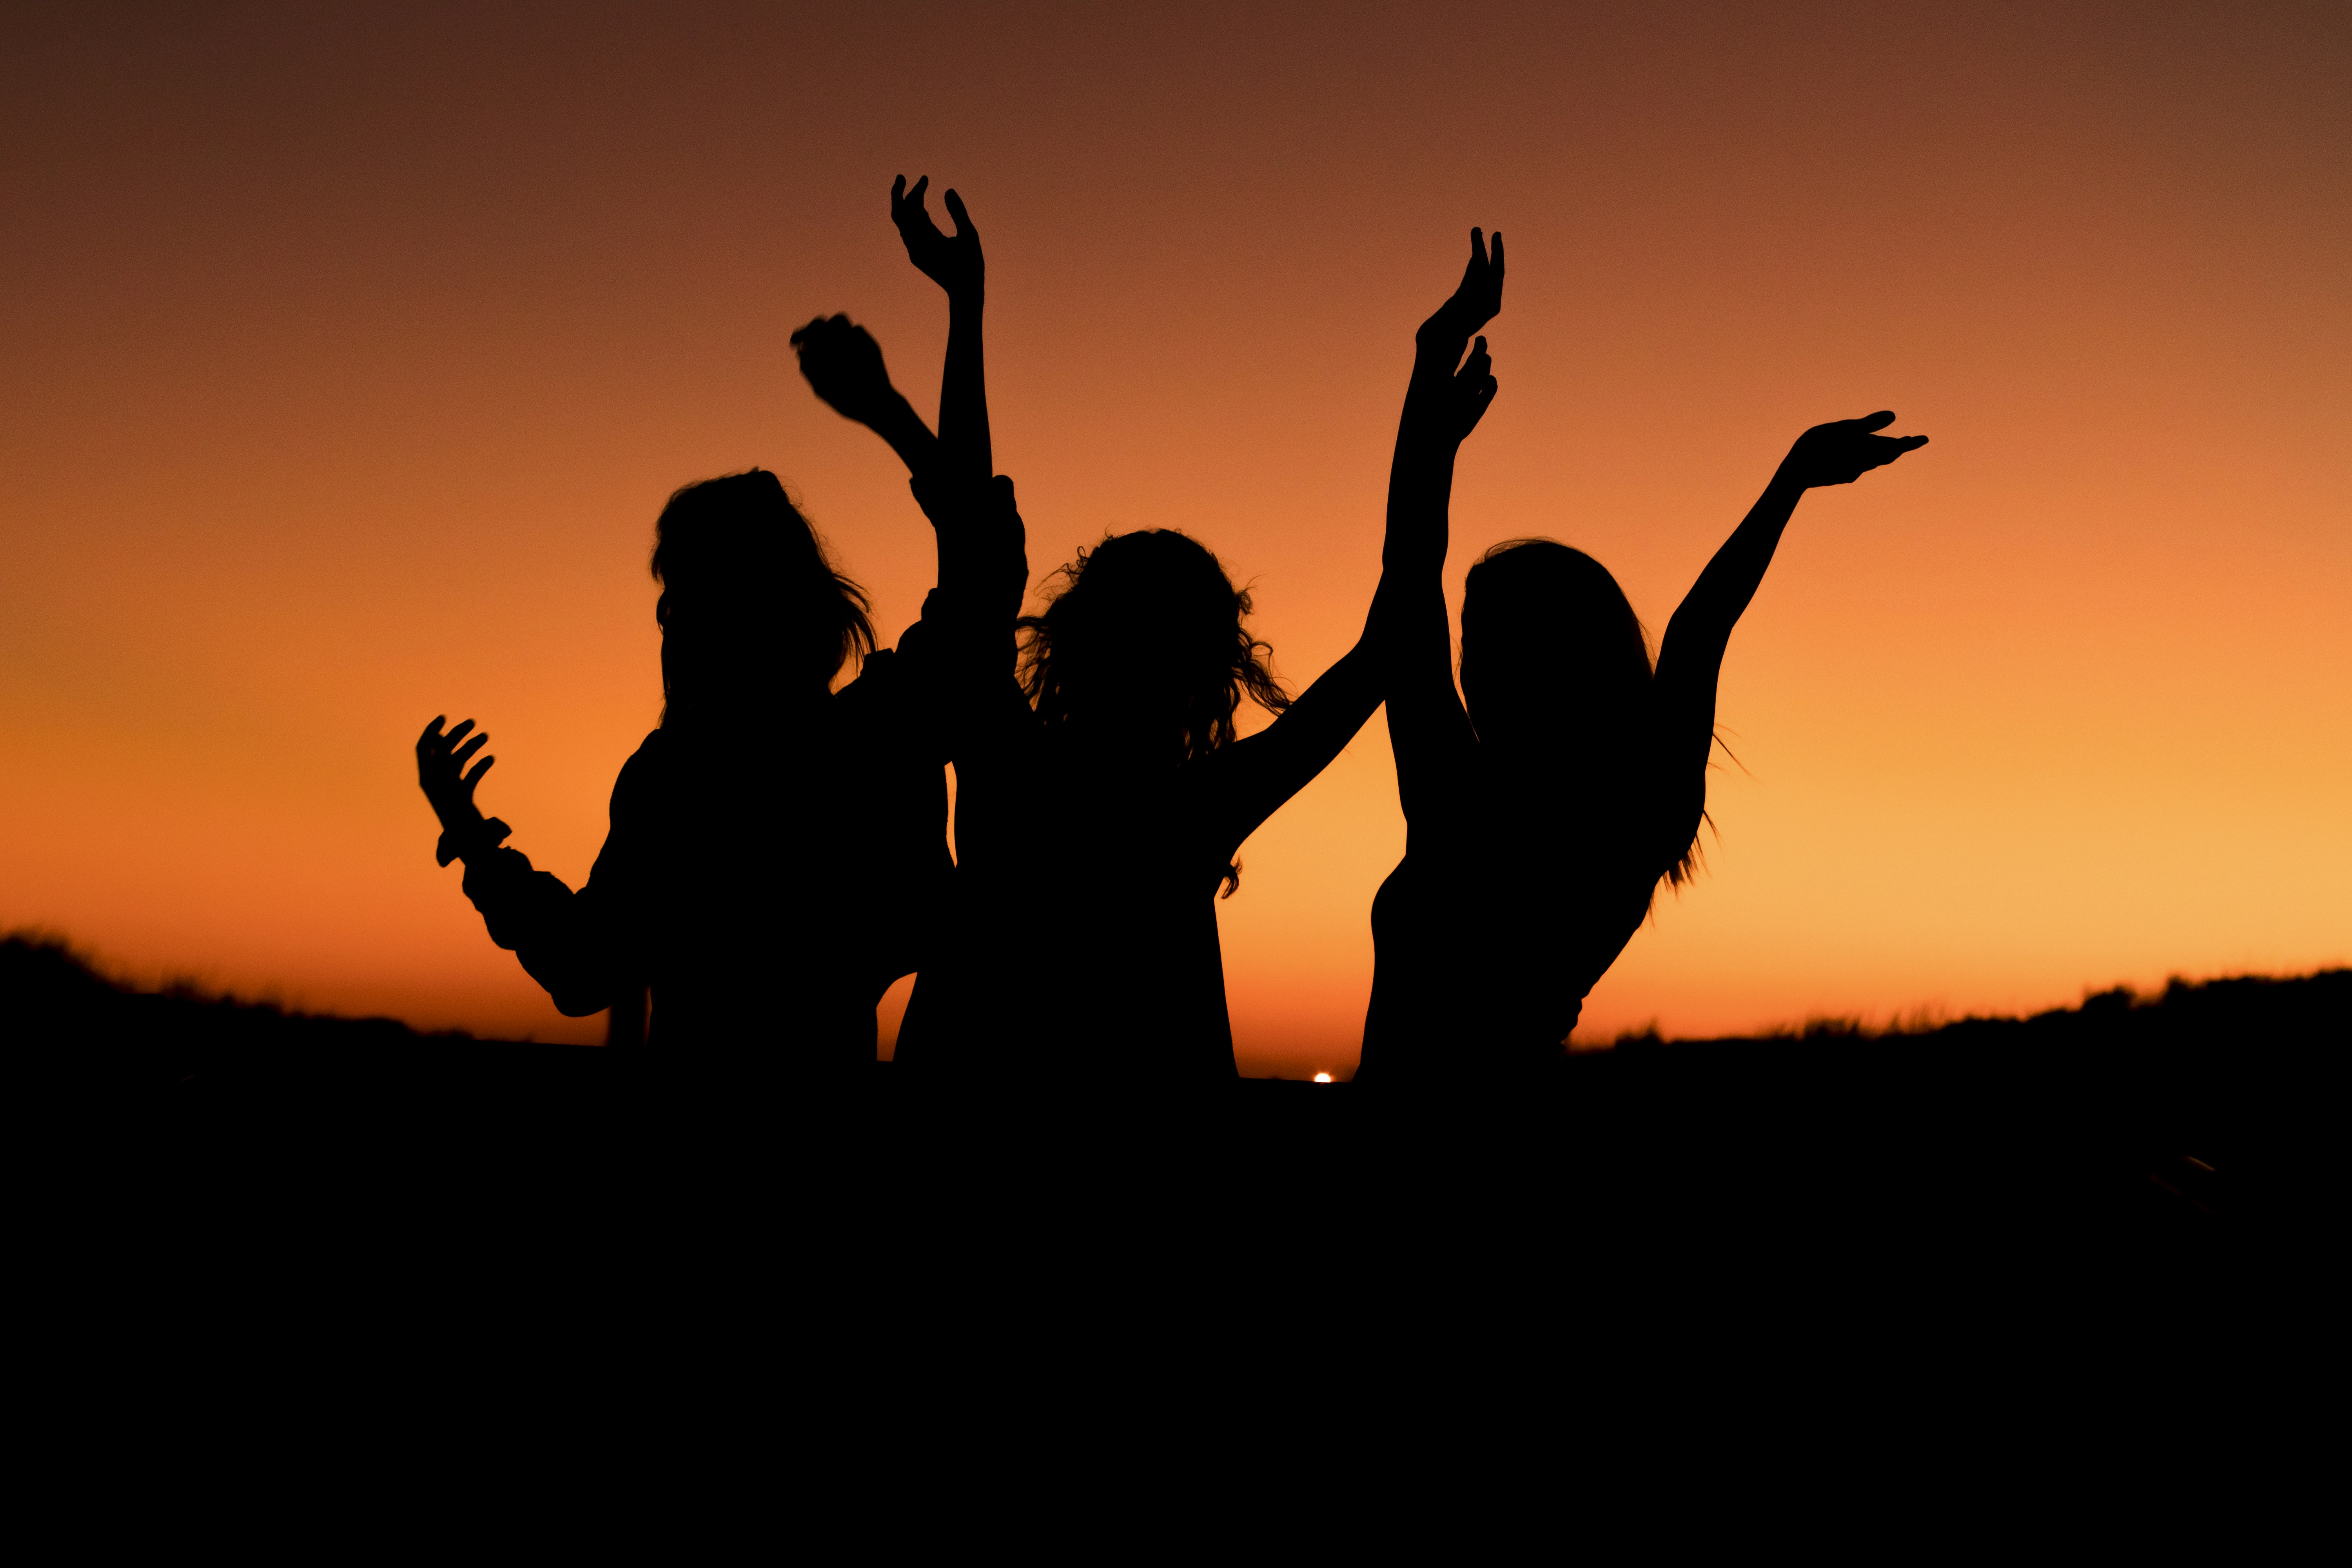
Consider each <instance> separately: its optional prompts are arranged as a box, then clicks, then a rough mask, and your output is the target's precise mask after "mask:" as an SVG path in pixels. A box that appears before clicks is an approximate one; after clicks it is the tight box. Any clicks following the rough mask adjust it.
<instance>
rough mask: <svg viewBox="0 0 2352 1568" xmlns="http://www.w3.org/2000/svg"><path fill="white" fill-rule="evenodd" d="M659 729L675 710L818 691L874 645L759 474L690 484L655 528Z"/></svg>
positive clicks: (779, 495) (856, 605)
mask: <svg viewBox="0 0 2352 1568" xmlns="http://www.w3.org/2000/svg"><path fill="white" fill-rule="evenodd" d="M653 573H654V580H655V581H656V582H657V583H659V584H661V585H662V593H661V597H660V598H659V599H657V600H656V601H655V604H654V619H655V620H656V621H658V622H659V623H660V624H661V628H662V693H663V696H664V697H665V698H666V699H667V708H666V709H665V710H664V712H663V716H662V721H663V723H665V724H667V723H669V722H671V721H673V720H675V719H676V718H677V716H678V715H679V714H680V712H681V711H684V712H695V711H698V710H704V709H706V708H707V709H711V710H730V709H733V708H736V707H738V706H740V705H741V704H743V703H745V702H747V701H757V700H761V699H763V698H764V699H768V700H778V699H787V700H788V699H793V698H802V697H810V696H819V695H822V694H823V693H824V692H825V691H826V690H827V689H830V688H831V687H832V685H833V681H834V678H835V676H837V675H839V674H840V673H841V668H842V666H843V665H845V664H846V663H847V662H848V661H849V658H850V657H851V655H853V654H863V653H865V652H866V651H867V650H869V649H871V648H872V647H873V646H874V626H873V623H872V621H870V620H869V619H868V618H867V616H866V607H867V606H866V595H865V593H864V591H863V590H861V589H860V588H859V587H858V586H857V584H855V583H853V582H851V581H850V580H849V579H848V578H846V577H845V576H843V575H842V574H840V573H838V572H836V571H835V570H834V569H833V563H832V562H831V561H829V560H827V559H826V557H825V553H824V545H823V544H822V543H820V542H818V540H817V537H816V531H815V530H814V529H812V528H811V527H809V524H808V519H806V518H804V517H803V516H802V515H801V511H800V509H799V508H798V507H796V506H794V505H793V502H792V498H791V497H789V496H787V495H786V494H785V493H784V487H783V482H782V480H780V479H777V478H776V476H775V475H773V474H772V473H769V472H767V471H766V470H764V469H761V468H754V469H752V470H751V472H750V473H748V474H729V475H727V476H726V477H724V478H722V479H705V480H703V481H702V482H701V483H699V484H692V485H688V486H687V487H686V488H685V489H681V490H679V491H678V492H677V494H675V495H673V496H671V497H670V498H669V504H668V505H667V506H665V507H664V508H662V514H661V520H660V521H658V522H656V523H655V524H654V558H653Z"/></svg>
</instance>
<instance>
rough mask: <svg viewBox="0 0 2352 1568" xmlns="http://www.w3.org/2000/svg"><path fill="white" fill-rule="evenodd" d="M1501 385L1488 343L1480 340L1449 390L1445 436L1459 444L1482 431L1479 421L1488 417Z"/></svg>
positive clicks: (1445, 416) (1457, 372) (1446, 403)
mask: <svg viewBox="0 0 2352 1568" xmlns="http://www.w3.org/2000/svg"><path fill="white" fill-rule="evenodd" d="M1496 386H1497V384H1496V380H1495V362H1494V361H1493V360H1491V359H1489V358H1488V357H1487V356H1486V339H1485V338H1483V337H1482V338H1480V339H1479V340H1478V342H1476V344H1475V345H1474V346H1473V347H1472V348H1471V350H1470V357H1469V358H1468V359H1466V360H1465V361H1464V362H1463V363H1462V368H1461V369H1460V370H1458V371H1456V372H1454V380H1453V381H1452V383H1450V384H1448V386H1447V388H1446V395H1445V405H1444V410H1445V411H1444V415H1443V416H1441V417H1442V418H1443V420H1444V429H1445V433H1446V434H1447V435H1449V436H1452V437H1454V439H1455V440H1456V441H1461V440H1465V439H1466V438H1467V437H1469V434H1470V432H1471V431H1473V430H1475V429H1476V428H1478V421H1479V420H1481V419H1484V418H1485V417H1486V408H1487V405H1489V404H1491V403H1493V402H1494V401H1495V393H1496Z"/></svg>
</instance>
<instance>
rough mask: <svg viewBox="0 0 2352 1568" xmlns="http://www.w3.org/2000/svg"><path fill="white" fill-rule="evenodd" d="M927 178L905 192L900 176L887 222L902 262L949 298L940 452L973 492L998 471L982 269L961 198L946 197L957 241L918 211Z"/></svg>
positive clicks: (977, 240)
mask: <svg viewBox="0 0 2352 1568" xmlns="http://www.w3.org/2000/svg"><path fill="white" fill-rule="evenodd" d="M930 185H931V177H930V176H929V174H926V175H924V176H923V177H922V178H921V179H919V180H917V181H916V182H915V188H914V189H913V190H911V191H910V190H908V188H907V176H906V175H904V174H901V175H899V176H898V179H897V180H896V181H894V182H893V183H892V184H891V186H890V221H891V222H892V223H895V224H897V225H898V237H899V238H900V239H902V240H904V241H906V244H907V259H908V260H909V261H911V262H913V263H914V264H915V267H916V268H917V269H918V270H919V271H920V272H921V273H922V274H923V276H924V277H926V278H929V279H930V280H931V281H932V282H934V283H936V284H938V285H939V286H940V288H941V289H944V290H946V292H947V297H948V353H947V363H946V364H945V365H944V366H943V367H942V369H941V371H940V452H941V456H942V459H943V460H944V461H945V462H947V463H948V464H950V469H951V473H952V475H953V477H954V478H955V479H957V480H959V481H961V482H964V483H971V484H979V483H982V482H983V481H985V480H986V479H988V478H989V476H990V475H992V474H993V473H994V472H995V471H996V466H995V463H994V461H993V459H992V455H991V452H990V448H989V441H988V375H987V368H986V356H985V355H984V354H983V353H982V346H981V331H980V326H981V313H982V306H983V305H984V304H985V303H986V302H987V299H988V266H987V262H986V260H985V258H983V257H982V254H981V249H980V230H979V228H978V227H976V226H974V225H973V223H972V221H971V214H970V213H968V212H966V211H965V210H964V205H963V198H962V197H961V196H960V195H956V193H955V192H953V191H950V192H948V193H947V197H946V200H947V208H948V216H949V217H950V218H951V219H953V220H954V222H955V233H954V234H953V235H945V234H941V233H940V226H939V225H938V224H936V223H933V222H932V221H931V215H930V212H929V209H927V208H926V207H925V206H924V205H923V193H924V192H925V191H927V190H929V189H930Z"/></svg>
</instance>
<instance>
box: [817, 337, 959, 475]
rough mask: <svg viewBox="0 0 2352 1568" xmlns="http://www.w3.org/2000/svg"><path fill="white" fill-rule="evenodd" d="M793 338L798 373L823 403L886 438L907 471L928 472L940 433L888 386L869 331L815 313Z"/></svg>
mask: <svg viewBox="0 0 2352 1568" xmlns="http://www.w3.org/2000/svg"><path fill="white" fill-rule="evenodd" d="M792 342H793V352H794V353H797V354H798V355H799V356H800V362H801V374H802V375H803V376H804V377H806V378H807V380H808V384H809V387H810V389H811V390H812V391H814V393H815V394H816V395H817V396H818V397H820V398H822V399H824V403H825V405H826V406H827V407H829V408H831V409H832V410H833V411H834V412H835V414H838V415H840V416H842V417H843V418H845V419H854V420H856V422H857V423H858V424H860V425H863V426H866V428H867V429H869V430H871V431H873V432H874V433H875V434H876V435H877V436H879V437H882V439H883V440H885V441H887V442H888V443H889V444H890V449H891V450H892V451H894V452H896V453H898V460H899V461H901V462H903V463H905V464H906V465H907V471H908V473H910V474H915V475H922V474H927V473H929V471H930V469H931V467H932V465H933V464H934V463H936V462H938V461H939V459H940V442H939V437H936V436H934V435H932V434H931V429H930V426H928V425H926V424H924V423H923V416H921V415H919V414H918V413H916V412H915V407H914V405H912V404H910V403H908V401H907V399H906V396H905V395H904V394H902V393H901V392H899V390H898V388H897V387H896V386H893V385H892V384H890V372H889V370H888V369H887V367H885V366H884V364H883V363H882V345H881V344H879V343H877V342H875V341H874V335H873V334H872V333H871V332H868V331H866V329H865V328H864V327H861V326H859V325H857V324H856V322H854V321H851V320H850V319H849V318H848V317H846V316H819V317H818V318H817V319H816V320H815V321H811V322H810V323H809V324H808V325H807V326H805V327H803V328H801V329H800V330H799V331H796V332H794V333H793V338H792Z"/></svg>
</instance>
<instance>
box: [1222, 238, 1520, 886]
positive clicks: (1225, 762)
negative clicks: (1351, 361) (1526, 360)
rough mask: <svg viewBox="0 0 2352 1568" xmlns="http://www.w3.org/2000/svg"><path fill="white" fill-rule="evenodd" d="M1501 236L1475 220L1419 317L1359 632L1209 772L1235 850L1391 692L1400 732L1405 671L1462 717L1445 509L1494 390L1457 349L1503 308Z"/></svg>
mask: <svg viewBox="0 0 2352 1568" xmlns="http://www.w3.org/2000/svg"><path fill="white" fill-rule="evenodd" d="M1502 300H1503V244H1502V236H1500V235H1496V237H1495V244H1494V247H1493V250H1492V252H1491V255H1490V253H1489V251H1488V249H1487V247H1486V242H1485V239H1484V237H1483V236H1481V235H1480V234H1479V232H1478V231H1477V230H1476V229H1473V230H1471V231H1470V265H1469V267H1468V268H1467V269H1466V270H1465V273H1464V274H1463V279H1462V286H1461V287H1460V288H1459V289H1456V290H1455V291H1454V297H1453V298H1452V299H1450V300H1447V301H1446V302H1445V303H1444V305H1441V306H1440V307H1438V310H1437V313H1436V314H1435V315H1433V316H1432V317H1431V318H1430V319H1429V320H1428V321H1426V322H1424V323H1423V326H1422V329H1421V333H1420V336H1419V338H1418V339H1417V342H1418V345H1419V346H1418V348H1417V350H1416V352H1415V354H1414V360H1413V370H1412V381H1411V383H1410V384H1408V386H1407V388H1406V391H1405V404H1404V413H1403V416H1402V418H1401V419H1400V420H1399V421H1398V425H1397V444H1396V452H1395V456H1394V458H1393V460H1392V461H1391V464H1390V468H1389V504H1388V531H1387V535H1386V538H1385V539H1384V541H1383V542H1382V544H1381V581H1380V585H1379V587H1378V588H1377V589H1376V590H1375V591H1374V593H1373V595H1372V607H1371V612H1370V615H1369V616H1367V617H1366V620H1365V626H1364V635H1363V636H1362V637H1360V638H1359V639H1358V640H1357V642H1356V646H1355V647H1352V648H1350V649H1349V651H1348V653H1347V654H1346V655H1345V656H1344V657H1343V658H1340V660H1339V662H1338V663H1337V664H1335V665H1333V666H1332V667H1331V668H1329V669H1328V670H1327V671H1325V672H1324V674H1323V676H1322V678H1321V679H1318V680H1317V681H1316V682H1315V683H1314V684H1313V685H1311V686H1309V687H1308V688H1307V689H1306V690H1305V691H1304V692H1302V693H1300V694H1299V697H1298V700H1297V701H1295V702H1293V703H1292V704H1291V705H1290V706H1289V708H1287V709H1286V710H1284V712H1283V713H1282V715H1281V716H1280V717H1279V718H1277V719H1276V720H1275V721H1274V722H1273V723H1272V724H1270V725H1268V726H1267V727H1266V728H1265V730H1264V731H1261V732H1260V733H1258V734H1256V735H1254V736H1252V737H1250V739H1248V740H1246V741H1244V742H1239V743H1238V744H1236V745H1234V746H1231V747H1228V748H1226V750H1225V752H1224V753H1223V754H1222V755H1221V756H1219V757H1216V758H1213V759H1211V760H1210V761H1211V766H1210V767H1208V768H1207V769H1204V773H1207V774H1208V775H1209V776H1210V777H1211V778H1212V779H1213V782H1214V787H1215V788H1216V789H1217V790H1218V791H1219V793H1220V795H1221V797H1222V798H1221V799H1220V802H1219V807H1220V823H1219V826H1220V829H1221V837H1225V838H1226V839H1227V840H1229V846H1228V847H1238V846H1239V845H1240V843H1241V841H1242V840H1243V839H1244V838H1246V837H1249V835H1250V834H1251V833H1252V832H1253V831H1255V829H1256V827H1257V826H1258V824H1259V823H1261V822H1263V821H1265V819H1266V818H1267V817H1268V816H1272V815H1273V814H1274V812H1275V810H1276V808H1277V807H1279V806H1280V805H1282V803H1283V802H1285V801H1286V800H1288V799H1289V798H1290V797H1291V796H1292V795H1296V794H1297V793H1298V791H1299V790H1301V789H1303V788H1305V787H1306V785H1307V782H1308V781H1309V780H1311V779H1313V778H1314V777H1315V775H1316V774H1317V773H1321V772H1322V771H1323V769H1324V768H1325V767H1327V766H1328V765H1329V763H1330V761H1331V759H1332V758H1333V757H1336V756H1338V755H1339V751H1340V748H1342V747H1343V746H1345V745H1346V744H1347V743H1348V742H1349V741H1351V740H1353V739H1354V738H1355V734H1356V731H1359V730H1360V729H1362V728H1363V725H1364V721H1365V720H1367V719H1369V718H1370V717H1371V716H1372V710H1373V709H1375V708H1377V707H1379V706H1380V704H1381V699H1382V698H1383V697H1384V696H1385V697H1389V698H1390V699H1391V717H1390V723H1391V733H1394V732H1395V726H1396V724H1397V722H1398V720H1397V717H1396V710H1395V708H1394V706H1393V704H1394V700H1395V695H1396V691H1397V689H1398V682H1399V681H1400V680H1401V679H1402V675H1401V673H1400V672H1401V671H1404V670H1407V669H1411V670H1412V671H1415V672H1417V677H1418V679H1421V680H1423V681H1424V682H1425V681H1427V680H1428V679H1430V674H1431V670H1432V669H1433V670H1434V679H1436V680H1437V681H1438V682H1440V683H1442V684H1443V686H1444V693H1445V699H1446V700H1448V701H1450V702H1452V703H1453V708H1454V714H1455V715H1456V716H1457V717H1458V715H1459V714H1460V712H1461V704H1460V702H1459V700H1456V699H1454V695H1453V692H1454V683H1453V675H1452V665H1453V659H1452V640H1451V638H1450V637H1449V636H1448V634H1447V631H1446V626H1445V595H1444V584H1443V581H1442V574H1443V573H1444V566H1445V534H1446V509H1447V505H1448V503H1449V500H1450V498H1451V496H1452V492H1453V486H1454V456H1455V454H1456V452H1457V451H1459V449H1460V447H1461V445H1462V443H1463V441H1464V440H1465V438H1466V437H1468V436H1469V434H1470V432H1471V431H1472V430H1474V429H1475V428H1477V425H1478V421H1479V420H1480V419H1481V418H1482V417H1484V416H1485V415H1486V407H1487V405H1489V404H1490V403H1492V402H1493V401H1494V397H1495V390H1496V384H1495V378H1494V375H1493V374H1492V366H1491V364H1490V363H1489V362H1488V360H1487V356H1486V340H1485V339H1483V338H1482V339H1480V340H1479V341H1478V346H1477V348H1476V350H1475V352H1474V353H1472V354H1471V356H1470V359H1469V361H1468V363H1463V360H1462V351H1463V348H1464V346H1465V343H1466V342H1468V340H1469V338H1470V335H1471V334H1472V333H1473V332H1475V331H1477V329H1478V328H1480V327H1481V326H1484V325H1485V324H1486V322H1487V321H1489V320H1490V319H1491V318H1492V317H1493V316H1494V314H1495V312H1496V310H1500V309H1501V308H1502ZM1457 365H1458V366H1459V367H1460V368H1459V369H1458V370H1457V369H1456V366H1457ZM1432 616H1433V617H1434V620H1432ZM1432 638H1434V640H1432ZM1432 660H1433V661H1434V662H1433V664H1432ZM1462 730H1463V734H1464V738H1465V739H1466V738H1467V731H1468V723H1467V721H1462Z"/></svg>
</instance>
